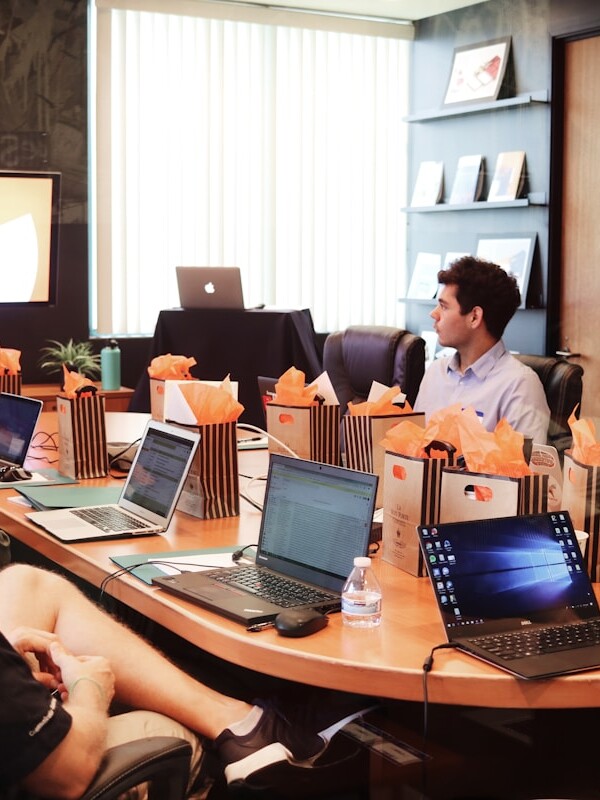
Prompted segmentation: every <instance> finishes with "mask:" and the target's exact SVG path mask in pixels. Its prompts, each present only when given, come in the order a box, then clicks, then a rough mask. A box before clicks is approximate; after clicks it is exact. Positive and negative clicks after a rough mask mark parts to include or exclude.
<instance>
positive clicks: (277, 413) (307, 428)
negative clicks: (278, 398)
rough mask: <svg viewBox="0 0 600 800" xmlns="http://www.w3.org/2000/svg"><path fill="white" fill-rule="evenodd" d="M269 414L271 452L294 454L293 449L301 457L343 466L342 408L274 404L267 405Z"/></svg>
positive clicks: (326, 405)
mask: <svg viewBox="0 0 600 800" xmlns="http://www.w3.org/2000/svg"><path fill="white" fill-rule="evenodd" d="M265 411H266V416H267V433H268V434H269V452H270V453H281V454H283V455H291V453H290V452H289V450H291V451H292V453H293V454H294V455H296V456H298V458H304V459H307V460H308V461H320V462H321V463H323V464H333V465H334V466H338V465H339V463H340V407H339V405H336V404H334V403H330V404H327V403H323V404H321V405H313V406H304V407H296V406H293V407H292V406H283V405H280V404H279V403H274V402H270V403H267V404H266V406H265ZM280 443H281V444H283V445H285V447H282V446H281V444H280ZM286 448H289V450H287V449H286Z"/></svg>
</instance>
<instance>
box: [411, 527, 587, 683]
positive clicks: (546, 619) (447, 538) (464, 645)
mask: <svg viewBox="0 0 600 800" xmlns="http://www.w3.org/2000/svg"><path fill="white" fill-rule="evenodd" d="M418 533H419V537H420V543H421V548H422V550H423V554H424V557H425V562H426V564H427V570H428V572H429V577H430V579H431V583H432V586H433V590H434V593H435V597H436V600H437V603H438V606H439V609H440V612H441V615H442V621H443V625H444V630H445V632H446V636H447V638H448V641H449V642H452V643H454V644H456V646H457V647H458V648H460V649H461V650H465V651H467V652H468V653H471V654H472V655H474V656H477V657H478V658H481V659H483V660H484V661H487V662H489V663H491V664H494V665H496V666H497V667H501V668H502V669H504V670H506V671H507V672H510V673H512V674H513V675H517V676H519V677H522V678H549V677H552V676H556V675H565V674H568V673H571V672H580V671H583V670H588V669H595V668H596V667H600V610H599V608H598V603H597V601H596V596H595V594H594V590H593V587H592V584H591V582H590V579H589V577H588V574H587V572H586V567H585V563H584V560H583V558H582V555H581V550H580V548H579V544H578V542H577V538H576V536H575V532H574V530H573V525H572V522H571V518H570V516H569V514H568V512H567V511H557V512H552V513H550V512H549V513H546V514H533V515H528V516H520V517H502V518H500V519H484V520H474V521H469V522H453V523H444V524H438V525H423V526H419V528H418Z"/></svg>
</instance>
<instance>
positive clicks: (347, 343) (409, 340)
mask: <svg viewBox="0 0 600 800" xmlns="http://www.w3.org/2000/svg"><path fill="white" fill-rule="evenodd" d="M323 369H324V370H326V371H327V373H328V375H329V378H330V380H331V382H332V384H333V388H334V389H335V391H336V394H337V397H338V400H339V401H340V411H341V413H342V414H344V413H345V411H346V408H347V406H348V403H349V402H352V403H360V402H364V401H365V400H366V399H367V396H368V394H369V390H370V388H371V384H372V383H373V381H374V380H375V381H378V382H379V383H383V384H384V385H385V386H399V387H400V388H401V389H402V391H403V392H404V393H405V394H406V397H407V400H408V402H409V403H410V404H411V405H412V404H413V403H414V401H415V398H416V396H417V392H418V390H419V385H420V383H421V380H422V378H423V373H424V372H425V341H424V339H422V338H421V337H420V336H415V334H413V333H410V332H409V331H405V330H402V329H401V328H392V327H388V326H385V325H351V326H350V327H349V328H346V330H344V331H336V332H334V333H330V334H329V336H327V338H326V339H325V344H324V346H323Z"/></svg>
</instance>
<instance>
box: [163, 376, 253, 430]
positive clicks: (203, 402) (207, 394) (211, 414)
mask: <svg viewBox="0 0 600 800" xmlns="http://www.w3.org/2000/svg"><path fill="white" fill-rule="evenodd" d="M179 391H180V392H181V394H182V395H183V397H184V398H185V400H186V402H187V404H188V406H189V408H190V410H191V412H192V413H193V415H194V416H195V418H196V423H197V424H198V425H218V424H221V423H224V422H235V421H236V420H237V419H239V416H240V414H241V413H242V412H243V410H244V406H243V405H242V404H241V403H239V402H238V401H237V400H236V399H235V397H234V396H233V393H232V391H231V382H230V380H229V377H227V378H226V379H225V380H224V381H223V382H222V383H221V385H220V386H208V385H207V384H205V383H202V382H200V381H190V382H189V383H184V384H181V385H180V386H179Z"/></svg>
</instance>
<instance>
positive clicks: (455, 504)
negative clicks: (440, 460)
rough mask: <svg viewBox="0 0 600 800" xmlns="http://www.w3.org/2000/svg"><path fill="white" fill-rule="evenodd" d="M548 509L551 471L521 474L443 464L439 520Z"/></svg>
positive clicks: (529, 512) (501, 515)
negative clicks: (511, 474) (444, 465)
mask: <svg viewBox="0 0 600 800" xmlns="http://www.w3.org/2000/svg"><path fill="white" fill-rule="evenodd" d="M547 510H548V475H541V474H531V475H523V476H520V477H518V478H513V477H509V476H506V475H490V474H487V473H483V472H470V471H468V470H462V469H458V468H457V467H444V469H443V470H442V488H441V493H440V518H439V522H461V521H463V520H474V519H489V518H492V517H511V516H518V515H521V514H540V513H542V512H545V511H547Z"/></svg>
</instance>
